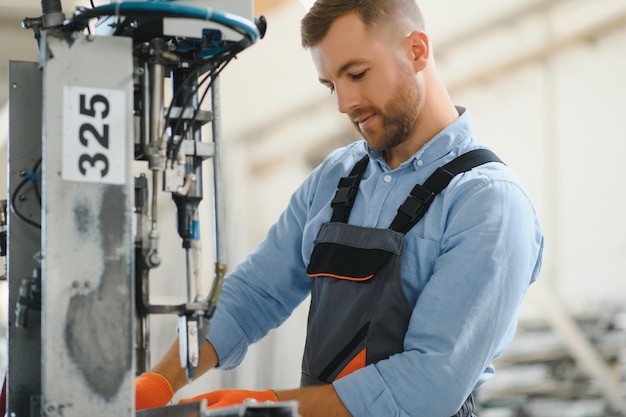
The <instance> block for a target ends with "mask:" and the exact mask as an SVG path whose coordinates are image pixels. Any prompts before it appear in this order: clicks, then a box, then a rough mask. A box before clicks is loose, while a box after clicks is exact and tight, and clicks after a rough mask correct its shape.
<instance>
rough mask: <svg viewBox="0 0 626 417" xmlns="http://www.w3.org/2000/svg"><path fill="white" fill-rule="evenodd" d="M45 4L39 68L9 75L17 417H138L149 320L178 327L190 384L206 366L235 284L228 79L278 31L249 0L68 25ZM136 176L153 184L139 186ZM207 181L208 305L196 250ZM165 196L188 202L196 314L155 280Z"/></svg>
mask: <svg viewBox="0 0 626 417" xmlns="http://www.w3.org/2000/svg"><path fill="white" fill-rule="evenodd" d="M41 5H42V15H41V16H39V17H35V18H25V19H24V21H23V26H24V27H26V28H29V29H31V30H32V31H33V33H34V35H35V38H36V39H37V42H38V47H39V60H38V62H11V63H10V74H9V77H10V82H9V87H10V95H9V99H10V103H9V106H10V107H9V122H10V123H9V125H10V132H9V144H8V148H9V185H8V186H9V188H8V189H9V199H8V202H7V204H6V205H5V210H4V213H3V214H5V215H6V217H8V227H6V247H7V250H6V252H7V277H8V281H9V309H10V315H9V321H10V322H9V326H8V327H9V330H8V341H9V367H8V372H7V380H6V387H7V401H6V411H7V413H8V414H9V415H10V417H33V416H39V415H43V416H46V417H85V416H90V417H105V416H106V417H110V416H116V417H121V416H132V415H134V414H135V413H136V412H135V407H134V401H135V397H134V379H135V376H136V375H138V374H140V373H142V372H144V371H146V370H147V369H148V368H149V363H148V362H149V354H148V352H149V332H148V320H149V317H150V316H151V315H154V314H173V315H176V316H178V317H179V329H178V332H179V338H180V353H181V355H180V359H181V367H183V368H185V369H186V372H187V375H188V377H189V378H192V377H193V376H194V371H195V368H196V366H197V365H198V358H199V354H200V348H201V345H202V342H203V339H204V338H205V336H206V334H207V331H208V328H209V324H210V320H211V317H212V315H213V312H214V311H215V308H216V305H217V302H218V298H219V295H220V289H221V285H222V282H223V279H224V276H225V273H226V264H225V245H224V236H225V233H224V223H225V222H224V204H223V201H224V196H223V186H222V177H223V175H224V174H223V171H222V166H221V143H220V139H221V138H220V129H221V126H220V124H221V119H220V105H219V102H220V86H219V75H220V73H221V71H222V70H224V68H225V67H226V66H227V64H228V63H229V62H230V61H231V60H232V59H233V58H234V57H236V56H237V54H238V53H239V52H241V51H242V50H244V49H245V48H247V47H249V46H251V45H252V44H253V43H255V41H257V39H258V38H261V37H262V36H263V34H264V32H265V19H264V18H263V17H260V18H254V16H253V4H252V0H185V1H167V0H160V1H157V0H154V1H149V0H144V1H121V0H119V1H117V2H112V3H110V4H105V5H99V6H95V5H94V4H93V2H91V7H81V8H78V9H77V10H76V11H75V12H74V14H73V15H72V16H69V17H67V16H65V15H64V13H63V11H62V7H61V3H60V0H42V2H41ZM167 88H170V89H171V100H167V102H166V100H165V96H166V94H165V93H166V90H167ZM207 97H209V98H210V100H209V101H210V105H208V106H205V108H203V107H202V106H201V105H202V104H203V103H204V102H205V99H206V98H207ZM207 107H208V108H207ZM205 125H206V126H205ZM203 126H205V127H206V129H203ZM209 127H210V129H208V128H209ZM207 131H208V132H210V134H209V135H208V136H210V138H209V139H208V140H207V139H205V138H203V137H202V132H205V136H206V132H207ZM137 163H140V164H143V165H144V166H145V167H146V172H145V173H143V172H142V173H141V174H139V175H135V168H134V167H135V166H136V164H137ZM205 163H206V165H210V166H211V169H207V167H205ZM207 178H209V179H210V180H212V187H211V189H212V192H213V195H212V196H211V198H209V199H208V200H209V201H210V202H212V203H213V208H212V211H213V213H214V215H213V216H214V225H213V230H214V242H215V243H214V246H215V247H214V248H213V249H214V259H215V270H214V273H213V274H212V282H211V290H210V293H209V294H208V295H207V294H203V293H202V292H201V288H202V286H201V285H200V284H201V282H200V281H201V279H202V276H203V274H202V271H201V262H200V259H201V256H202V255H201V248H200V239H199V207H200V203H201V201H202V200H203V197H204V196H203V181H205V180H206V179H207ZM159 193H170V194H171V198H172V200H173V201H174V203H175V205H176V208H177V219H176V221H177V230H178V234H179V236H180V239H181V242H182V244H181V246H182V250H183V251H184V252H185V257H186V273H185V274H184V276H185V278H186V279H185V281H184V282H181V285H186V288H187V301H186V302H185V303H182V304H178V305H160V304H155V303H153V302H151V300H150V272H151V271H152V270H154V268H157V267H159V265H160V264H161V260H162V257H161V254H160V252H159V236H160V233H159V224H160V221H161V220H160V219H159V216H158V213H157V195H159ZM168 221H169V219H168ZM4 225H7V222H4V223H3V227H4ZM3 231H4V229H3ZM137 414H141V415H142V416H152V415H155V416H160V415H167V416H170V415H172V416H177V415H184V416H199V415H215V416H218V415H219V416H228V415H233V416H234V415H237V416H295V415H296V414H297V411H296V405H295V404H293V403H284V404H283V403H276V404H247V405H244V406H242V407H236V408H233V409H225V410H215V411H213V412H211V411H206V409H205V404H202V403H190V404H182V405H172V406H168V407H163V408H162V409H151V410H144V411H141V412H139V413H137Z"/></svg>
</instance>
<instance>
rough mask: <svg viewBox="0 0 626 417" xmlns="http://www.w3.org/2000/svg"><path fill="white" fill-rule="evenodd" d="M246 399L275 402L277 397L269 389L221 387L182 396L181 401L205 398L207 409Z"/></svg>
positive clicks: (235, 403)
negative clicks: (254, 389)
mask: <svg viewBox="0 0 626 417" xmlns="http://www.w3.org/2000/svg"><path fill="white" fill-rule="evenodd" d="M247 399H253V400H256V401H259V402H264V401H271V402H277V401H278V397H277V396H276V393H275V392H274V391H272V390H271V389H268V390H265V391H246V390H234V389H221V390H217V391H213V392H207V393H206V394H202V395H198V396H196V397H192V398H184V399H182V400H180V402H181V403H189V402H195V401H202V400H206V401H207V405H208V407H207V408H209V409H213V408H222V407H230V406H232V405H238V404H242V403H243V402H244V401H245V400H247Z"/></svg>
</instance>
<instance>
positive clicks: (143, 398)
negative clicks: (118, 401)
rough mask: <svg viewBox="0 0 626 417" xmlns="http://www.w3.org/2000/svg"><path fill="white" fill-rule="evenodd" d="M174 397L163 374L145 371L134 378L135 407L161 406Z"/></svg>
mask: <svg viewBox="0 0 626 417" xmlns="http://www.w3.org/2000/svg"><path fill="white" fill-rule="evenodd" d="M172 397H174V390H173V389H172V386H171V385H170V383H169V382H168V380H167V379H166V378H165V377H164V376H163V375H159V374H157V373H154V372H145V373H143V374H141V375H139V377H138V378H137V379H136V380H135V409H136V410H143V409H146V408H155V407H163V406H165V405H167V403H169V402H170V401H171V400H172Z"/></svg>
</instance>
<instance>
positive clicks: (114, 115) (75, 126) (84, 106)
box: [62, 86, 126, 184]
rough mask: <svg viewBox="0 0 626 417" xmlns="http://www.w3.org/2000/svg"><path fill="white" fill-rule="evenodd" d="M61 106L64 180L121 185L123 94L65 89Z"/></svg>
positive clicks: (91, 89) (123, 173) (123, 119)
mask: <svg viewBox="0 0 626 417" xmlns="http://www.w3.org/2000/svg"><path fill="white" fill-rule="evenodd" d="M63 104H64V107H63V174H62V175H63V179H64V180H67V181H81V182H94V183H100V184H124V183H125V181H126V125H125V122H126V95H125V93H124V91H119V90H110V89H104V88H91V87H78V86H71V87H70V86H66V87H64V89H63Z"/></svg>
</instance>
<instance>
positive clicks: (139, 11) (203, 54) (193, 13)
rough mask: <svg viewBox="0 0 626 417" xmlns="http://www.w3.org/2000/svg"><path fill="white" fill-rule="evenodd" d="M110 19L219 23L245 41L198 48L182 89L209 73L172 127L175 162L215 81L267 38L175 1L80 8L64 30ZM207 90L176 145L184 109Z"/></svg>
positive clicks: (227, 17) (248, 25) (225, 16)
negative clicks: (96, 20)
mask: <svg viewBox="0 0 626 417" xmlns="http://www.w3.org/2000/svg"><path fill="white" fill-rule="evenodd" d="M92 6H93V3H92ZM107 16H124V17H127V18H133V19H140V20H141V21H144V22H145V21H149V20H153V19H158V18H186V19H199V20H206V21H211V22H215V23H218V24H220V25H223V26H225V27H228V28H229V29H232V30H234V31H235V32H237V33H239V34H240V35H242V37H241V39H240V40H239V41H236V42H229V43H227V42H220V43H219V44H217V45H216V44H213V45H209V46H206V45H205V46H204V47H202V48H197V49H196V50H195V53H194V57H195V59H192V60H191V62H190V66H189V68H188V70H187V71H188V75H187V77H186V79H185V80H184V81H183V83H182V85H187V84H188V83H191V82H193V81H194V80H196V79H198V78H199V77H201V76H202V75H203V74H205V73H207V72H208V73H207V74H206V75H204V76H203V77H202V79H201V80H200V81H199V82H198V83H197V85H196V86H195V87H194V89H193V91H192V92H191V93H190V94H188V95H187V97H185V98H184V101H183V105H182V109H181V117H180V118H179V119H178V120H177V122H176V124H175V125H174V126H171V128H172V130H171V132H172V135H171V136H170V139H169V141H168V149H171V150H172V151H173V152H172V155H171V159H173V160H175V159H176V155H177V154H178V151H179V150H180V146H181V144H182V141H183V139H184V138H185V137H186V136H187V134H188V133H189V131H190V130H191V129H192V128H193V125H194V123H195V120H196V119H197V117H198V114H199V112H200V108H201V104H202V102H203V100H204V99H205V97H206V95H207V93H208V91H209V90H210V88H211V85H212V83H213V81H214V80H215V78H216V77H217V76H218V75H219V74H220V72H221V71H222V70H223V69H224V67H225V66H226V65H227V64H228V63H229V62H230V61H231V60H232V59H233V58H235V57H236V56H237V54H238V53H239V52H241V51H243V50H244V49H246V48H247V47H249V46H250V45H252V44H253V43H255V42H256V41H257V39H258V38H259V37H262V36H263V34H262V33H260V32H259V28H257V26H256V25H255V24H254V23H252V22H250V21H248V20H246V19H244V18H242V17H240V16H236V15H233V14H231V13H226V12H222V11H218V10H214V9H211V8H208V7H198V6H192V5H186V4H181V3H178V2H176V1H173V0H161V1H144V2H117V3H111V4H107V5H103V6H96V7H92V8H91V9H86V8H80V9H78V10H77V11H76V12H75V13H74V15H73V17H72V18H71V19H69V20H68V21H67V22H65V24H64V29H66V30H70V31H78V30H84V29H86V28H87V29H88V22H89V20H91V19H94V18H102V17H107ZM261 24H262V25H264V21H263V20H261ZM132 30H134V29H133V28H130V29H128V32H132ZM262 30H264V28H262ZM128 32H125V33H124V34H127V33H128ZM203 87H204V91H203V92H202V94H201V95H200V98H199V100H198V103H197V107H195V109H194V113H193V117H192V119H191V120H190V121H189V123H188V125H187V126H186V127H185V129H184V131H183V132H182V133H181V136H180V140H179V142H177V143H175V144H174V143H173V141H174V135H175V134H176V133H179V132H180V129H181V127H182V123H183V120H182V113H183V112H184V109H186V108H188V107H189V105H190V104H191V101H192V99H193V97H194V96H195V95H196V93H198V92H199V90H200V89H201V88H203ZM181 91H182V88H178V89H177V90H176V91H174V95H173V98H172V101H171V103H170V106H169V108H168V111H167V114H166V116H165V129H166V130H164V132H163V135H165V134H166V131H167V129H168V127H170V125H171V113H172V108H173V107H174V103H175V102H176V101H177V100H178V98H179V97H180V94H181Z"/></svg>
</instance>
